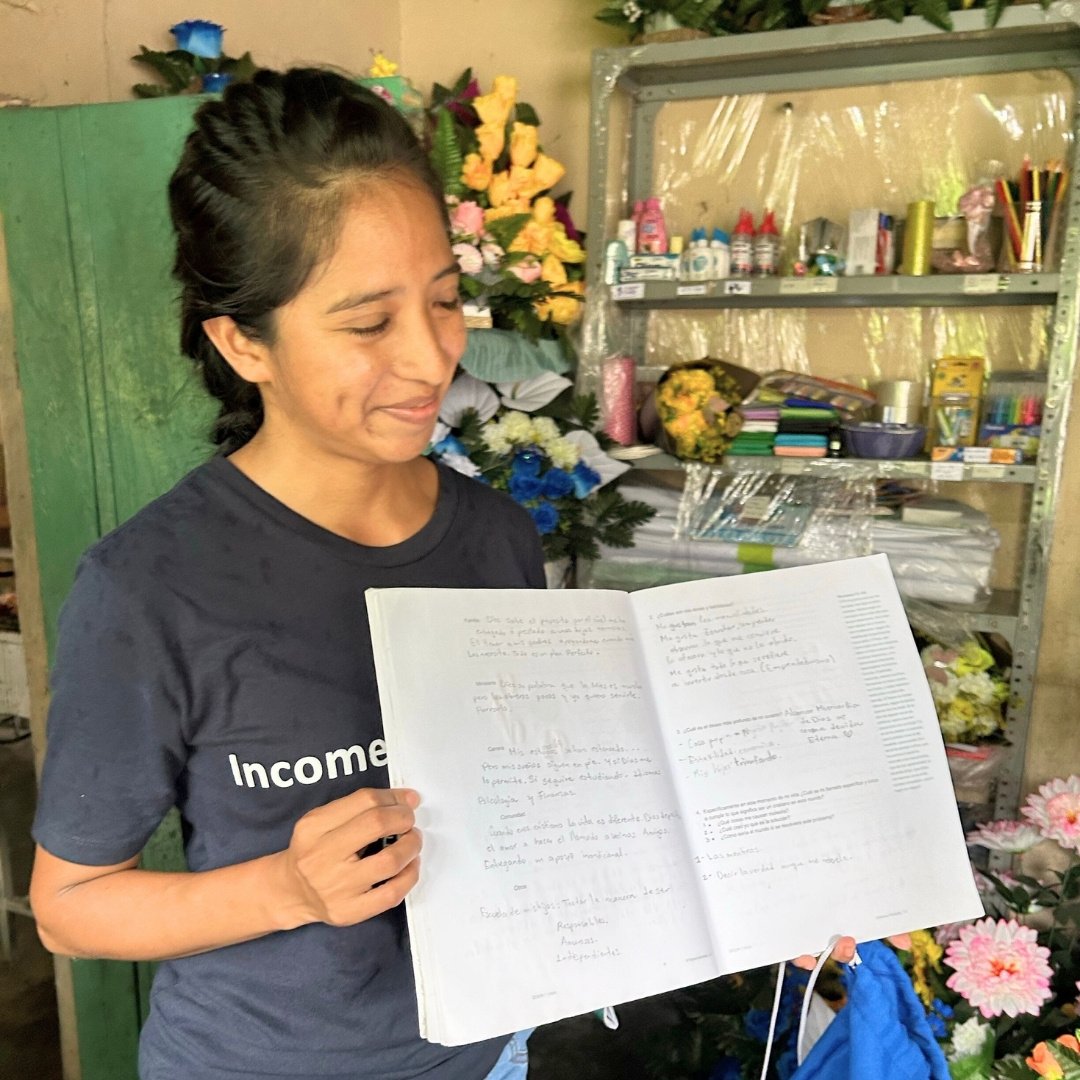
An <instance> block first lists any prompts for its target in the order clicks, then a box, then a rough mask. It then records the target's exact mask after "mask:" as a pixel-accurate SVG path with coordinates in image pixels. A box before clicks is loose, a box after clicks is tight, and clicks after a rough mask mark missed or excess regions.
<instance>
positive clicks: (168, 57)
mask: <svg viewBox="0 0 1080 1080" xmlns="http://www.w3.org/2000/svg"><path fill="white" fill-rule="evenodd" d="M131 59H132V60H134V61H135V63H137V64H143V65H144V66H145V67H148V68H150V70H151V71H153V72H154V73H155V74H157V75H159V76H160V77H161V78H162V79H164V80H165V82H164V85H163V84H161V83H136V84H135V85H134V86H133V87H132V88H131V90H132V93H134V94H135V96H136V97H140V98H158V97H175V96H176V95H177V94H189V93H195V94H197V93H199V92H200V91H201V90H202V81H201V80H202V77H203V76H204V75H212V74H216V73H222V74H226V75H231V76H232V77H233V82H247V81H248V80H250V79H251V77H252V76H253V75H254V74H255V72H256V71H257V70H258V65H257V64H256V63H255V61H254V60H253V59H252V58H251V53H249V52H246V53H244V55H243V56H239V57H233V56H218V57H215V58H213V59H208V58H207V57H205V56H196V55H195V54H194V53H190V52H188V51H187V50H186V49H170V50H169V51H168V52H154V51H153V50H151V49H147V48H146V47H145V46H143V45H140V46H139V55H138V56H133V57H132V58H131Z"/></svg>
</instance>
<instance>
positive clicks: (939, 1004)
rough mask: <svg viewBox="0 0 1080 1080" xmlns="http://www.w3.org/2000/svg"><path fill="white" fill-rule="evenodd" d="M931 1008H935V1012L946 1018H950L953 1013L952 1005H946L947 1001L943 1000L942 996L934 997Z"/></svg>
mask: <svg viewBox="0 0 1080 1080" xmlns="http://www.w3.org/2000/svg"><path fill="white" fill-rule="evenodd" d="M930 1008H931V1009H933V1010H934V1012H936V1013H937V1014H938V1015H939V1016H944V1017H945V1019H946V1020H948V1019H949V1018H950V1017H951V1016H952V1014H953V1010H952V1006H951V1005H946V1004H945V1002H944V1001H942V1000H941V998H934V1000H933V1001H932V1002H930Z"/></svg>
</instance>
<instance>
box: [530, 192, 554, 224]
mask: <svg viewBox="0 0 1080 1080" xmlns="http://www.w3.org/2000/svg"><path fill="white" fill-rule="evenodd" d="M532 216H533V220H534V221H538V222H540V224H541V225H550V224H551V223H552V222H553V221H554V220H555V200H554V199H552V198H551V197H550V196H548V195H545V196H543V198H540V199H537V200H536V202H534V203H533V208H532Z"/></svg>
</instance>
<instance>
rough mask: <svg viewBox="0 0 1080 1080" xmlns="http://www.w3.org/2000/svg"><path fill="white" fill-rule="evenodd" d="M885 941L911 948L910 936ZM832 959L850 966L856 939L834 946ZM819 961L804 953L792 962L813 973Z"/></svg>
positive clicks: (844, 938)
mask: <svg viewBox="0 0 1080 1080" xmlns="http://www.w3.org/2000/svg"><path fill="white" fill-rule="evenodd" d="M885 940H886V941H887V942H888V943H889V944H890V945H892V946H893V947H894V948H897V949H903V950H905V951H906V950H908V949H910V948H911V935H910V934H896V935H895V936H894V937H891V938H886V939H885ZM832 958H833V959H834V960H836V961H838V962H839V963H841V964H850V963H851V961H852V960H854V959H855V939H854V938H853V937H842V938H841V939H840V940H839V941H838V942H837V943H836V944H835V945H834V946H833V951H832ZM817 961H818V958H817V957H816V956H813V955H812V954H811V953H803V955H802V956H796V957H795V959H794V960H792V961H791V962H792V963H793V964H794V965H795V966H796V967H800V968H803V969H804V970H805V971H813V970H814V968H815V966H816V965H817Z"/></svg>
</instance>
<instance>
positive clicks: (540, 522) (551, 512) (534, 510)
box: [526, 499, 559, 536]
mask: <svg viewBox="0 0 1080 1080" xmlns="http://www.w3.org/2000/svg"><path fill="white" fill-rule="evenodd" d="M526 509H527V510H528V511H529V513H530V514H532V519H533V521H535V522H536V527H537V528H538V529H539V530H540V535H541V536H546V535H547V534H548V533H549V532H554V531H555V528H556V526H557V525H558V524H559V511H558V510H556V509H555V507H554V506H552V505H551V503H549V502H548V501H547V500H546V499H541V500H540V503H539V505H538V506H528V507H526Z"/></svg>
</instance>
